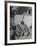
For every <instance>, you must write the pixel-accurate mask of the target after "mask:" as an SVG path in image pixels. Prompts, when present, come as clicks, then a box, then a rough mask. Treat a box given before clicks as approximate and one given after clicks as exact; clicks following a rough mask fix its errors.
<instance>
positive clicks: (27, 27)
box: [5, 2, 36, 44]
mask: <svg viewBox="0 0 37 46" xmlns="http://www.w3.org/2000/svg"><path fill="white" fill-rule="evenodd" d="M6 5H7V6H5V7H6V19H7V25H6V29H7V31H6V32H7V33H6V36H5V37H7V39H6V40H7V43H8V44H14V43H15V44H17V43H18V44H19V43H35V37H36V36H35V32H36V30H35V17H36V14H35V3H30V4H29V2H24V3H23V2H20V3H19V2H6ZM6 40H5V41H6Z"/></svg>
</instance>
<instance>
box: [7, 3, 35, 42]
mask: <svg viewBox="0 0 37 46" xmlns="http://www.w3.org/2000/svg"><path fill="white" fill-rule="evenodd" d="M10 6H24V7H25V6H29V7H32V12H33V13H32V39H25V40H10ZM34 15H35V13H34V5H33V4H20V3H7V19H8V20H7V43H26V42H34V36H35V35H34V33H35V31H34V30H35V28H34V27H35V26H34V18H35V16H34Z"/></svg>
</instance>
